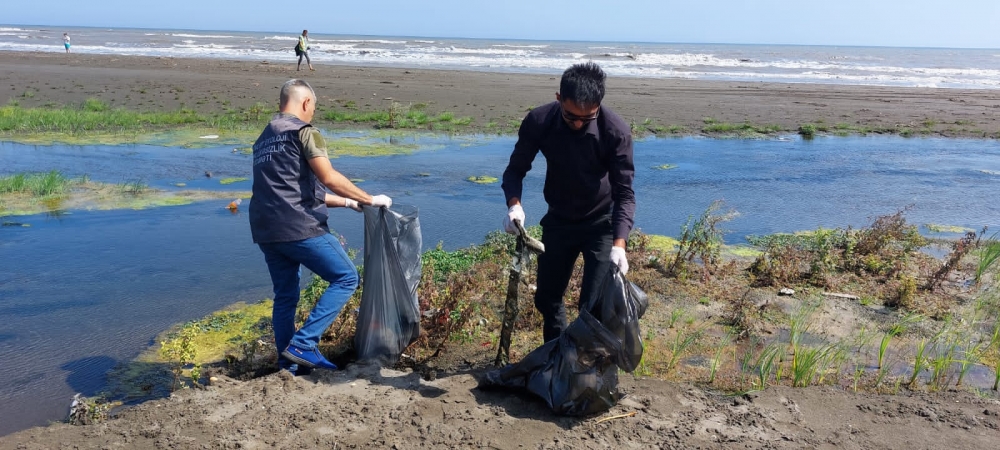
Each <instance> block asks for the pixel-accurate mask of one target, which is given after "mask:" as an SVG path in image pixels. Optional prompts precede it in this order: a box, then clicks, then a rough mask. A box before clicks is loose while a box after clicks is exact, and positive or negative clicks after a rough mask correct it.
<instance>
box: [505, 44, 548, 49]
mask: <svg viewBox="0 0 1000 450" xmlns="http://www.w3.org/2000/svg"><path fill="white" fill-rule="evenodd" d="M492 46H493V47H507V48H549V46H548V44H539V45H514V44H493V45H492Z"/></svg>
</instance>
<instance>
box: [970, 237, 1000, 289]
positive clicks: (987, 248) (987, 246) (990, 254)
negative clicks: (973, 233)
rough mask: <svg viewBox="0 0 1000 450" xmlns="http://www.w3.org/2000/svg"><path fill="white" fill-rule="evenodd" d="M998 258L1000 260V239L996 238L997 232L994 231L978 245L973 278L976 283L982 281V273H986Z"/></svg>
mask: <svg viewBox="0 0 1000 450" xmlns="http://www.w3.org/2000/svg"><path fill="white" fill-rule="evenodd" d="M984 231H985V230H984ZM998 260H1000V241H998V240H997V234H996V233H994V234H993V235H992V236H990V238H989V239H987V240H986V241H985V242H982V243H980V245H979V255H978V261H977V264H976V278H975V280H976V283H977V284H978V283H980V282H982V279H983V275H985V274H987V273H988V272H989V271H990V270H991V269H992V268H993V266H995V265H996V262H997V261H998Z"/></svg>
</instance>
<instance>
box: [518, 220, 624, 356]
mask: <svg viewBox="0 0 1000 450" xmlns="http://www.w3.org/2000/svg"><path fill="white" fill-rule="evenodd" d="M541 225H542V243H543V244H545V253H543V254H541V255H540V256H539V257H538V290H537V291H536V292H535V308H537V309H538V312H539V313H541V314H542V318H543V319H544V321H545V323H544V325H543V328H542V333H543V337H544V339H545V342H548V341H550V340H552V339H555V338H558V337H559V335H560V334H561V333H562V330H563V329H565V328H566V305H565V304H564V303H563V296H564V295H566V287H567V286H569V279H570V277H572V275H573V266H574V265H575V264H576V259H577V257H579V256H580V254H581V253H582V254H583V284H582V286H580V291H581V292H580V302H579V304H580V305H581V306H582V305H586V304H588V303H589V302H590V301H591V300H593V297H594V296H596V295H598V293H599V291H600V283H601V281H602V280H603V278H604V277H605V276H607V274H608V270H609V269H610V264H611V260H610V259H608V255H609V254H610V252H611V244H612V241H613V239H612V235H613V232H612V229H611V216H610V215H604V216H601V217H598V218H596V219H589V220H585V221H582V222H567V221H565V220H561V219H559V218H556V217H553V216H552V215H551V214H546V215H545V217H543V218H542V221H541Z"/></svg>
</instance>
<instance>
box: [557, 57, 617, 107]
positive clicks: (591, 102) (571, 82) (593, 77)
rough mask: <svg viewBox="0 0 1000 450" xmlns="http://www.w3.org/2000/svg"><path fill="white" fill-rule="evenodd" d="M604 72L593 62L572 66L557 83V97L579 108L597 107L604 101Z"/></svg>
mask: <svg viewBox="0 0 1000 450" xmlns="http://www.w3.org/2000/svg"><path fill="white" fill-rule="evenodd" d="M605 78H607V76H606V75H604V71H603V70H601V66H598V65H597V64H596V63H594V62H585V63H580V64H573V65H572V66H570V67H569V69H566V71H565V72H563V74H562V80H560V81H559V97H560V98H561V99H563V100H572V101H573V102H574V103H576V104H578V105H580V106H599V105H600V104H601V100H604V79H605Z"/></svg>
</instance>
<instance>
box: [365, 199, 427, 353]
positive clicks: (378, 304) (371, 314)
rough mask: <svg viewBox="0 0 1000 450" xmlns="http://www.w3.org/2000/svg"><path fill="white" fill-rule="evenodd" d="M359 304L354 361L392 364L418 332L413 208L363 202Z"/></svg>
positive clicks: (417, 261) (416, 231) (416, 238)
mask: <svg viewBox="0 0 1000 450" xmlns="http://www.w3.org/2000/svg"><path fill="white" fill-rule="evenodd" d="M364 214H365V248H364V275H363V277H362V289H363V290H362V292H361V308H360V310H359V311H358V327H357V332H356V333H355V335H354V347H355V350H356V351H357V353H358V362H364V363H376V364H379V365H392V364H395V363H396V362H397V361H399V357H400V355H402V354H403V350H404V349H406V347H407V346H409V345H410V344H411V343H413V341H414V340H416V339H417V337H419V336H420V306H419V303H418V301H417V284H418V283H419V282H420V268H421V266H420V246H421V236H420V221H419V220H418V219H417V208H416V207H413V206H406V205H394V206H393V209H392V210H389V209H388V208H372V207H369V206H365V207H364Z"/></svg>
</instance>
